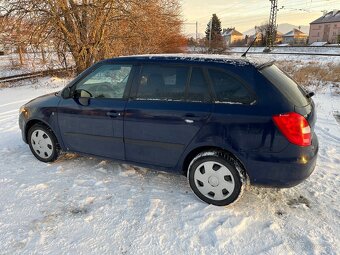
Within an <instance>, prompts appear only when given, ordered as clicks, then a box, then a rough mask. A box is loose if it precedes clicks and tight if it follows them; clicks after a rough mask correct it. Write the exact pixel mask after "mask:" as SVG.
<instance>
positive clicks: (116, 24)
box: [5, 0, 184, 73]
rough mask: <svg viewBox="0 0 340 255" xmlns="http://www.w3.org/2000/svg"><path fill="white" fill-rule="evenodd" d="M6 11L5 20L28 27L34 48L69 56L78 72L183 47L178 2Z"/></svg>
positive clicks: (68, 3)
mask: <svg viewBox="0 0 340 255" xmlns="http://www.w3.org/2000/svg"><path fill="white" fill-rule="evenodd" d="M5 6H6V9H7V11H6V17H7V20H10V18H12V19H15V20H17V21H20V22H21V23H25V24H29V27H30V33H29V36H28V38H27V42H28V43H29V44H30V45H32V47H35V48H37V47H38V48H40V49H41V48H43V47H46V46H47V47H48V48H50V49H53V50H54V51H56V52H57V53H58V57H59V58H60V59H61V60H62V59H63V60H64V61H67V59H66V57H65V52H67V51H69V52H70V54H71V56H72V58H73V61H74V63H75V66H76V69H77V72H78V73H80V72H82V71H83V70H85V69H86V68H87V67H89V66H90V65H92V64H93V63H94V62H96V61H99V60H101V59H104V58H107V57H112V56H117V55H125V54H137V53H158V52H174V51H179V50H180V46H181V45H183V42H184V40H183V37H182V35H181V34H180V31H181V25H182V21H181V19H180V5H179V3H178V1H177V0H139V1H138V0H8V1H6V3H5ZM7 27H8V29H10V30H12V31H13V29H14V28H16V27H17V24H14V23H10V22H8V23H7ZM42 52H44V51H42ZM65 64H66V63H65ZM66 65H67V64H66Z"/></svg>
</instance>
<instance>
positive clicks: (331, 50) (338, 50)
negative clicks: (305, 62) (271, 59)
mask: <svg viewBox="0 0 340 255" xmlns="http://www.w3.org/2000/svg"><path fill="white" fill-rule="evenodd" d="M246 49H247V47H230V48H229V50H230V52H244V51H246ZM264 49H265V47H252V48H250V49H249V52H263V50H264ZM272 52H273V53H275V52H277V53H291V52H297V53H314V54H315V53H320V54H339V55H340V46H336V47H327V46H326V47H311V46H309V47H293V46H287V47H279V46H278V47H274V48H273V50H272Z"/></svg>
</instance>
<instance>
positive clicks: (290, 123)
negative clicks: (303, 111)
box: [273, 112, 312, 146]
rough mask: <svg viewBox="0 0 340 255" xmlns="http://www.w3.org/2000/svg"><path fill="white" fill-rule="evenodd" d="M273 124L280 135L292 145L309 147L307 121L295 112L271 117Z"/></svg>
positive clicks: (309, 137)
mask: <svg viewBox="0 0 340 255" xmlns="http://www.w3.org/2000/svg"><path fill="white" fill-rule="evenodd" d="M273 120H274V123H275V124H276V126H277V127H278V128H279V130H280V131H281V133H282V134H283V135H284V136H285V137H286V138H287V139H288V141H290V142H291V143H293V144H296V145H299V146H309V145H311V143H312V134H311V129H310V126H309V124H308V121H307V120H306V119H305V117H303V116H302V115H300V114H298V113H296V112H289V113H283V114H279V115H274V116H273Z"/></svg>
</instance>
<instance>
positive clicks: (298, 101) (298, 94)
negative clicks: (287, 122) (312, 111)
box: [260, 65, 309, 107]
mask: <svg viewBox="0 0 340 255" xmlns="http://www.w3.org/2000/svg"><path fill="white" fill-rule="evenodd" d="M260 72H261V73H262V74H263V75H264V76H265V77H266V78H267V79H268V80H269V81H270V82H271V83H272V84H273V85H274V86H275V87H276V88H277V89H278V90H279V91H280V92H281V93H282V94H283V95H284V96H285V97H286V98H287V99H288V100H289V101H290V102H291V103H293V104H294V105H295V106H298V107H302V106H306V105H308V104H309V100H308V99H307V97H306V93H305V92H304V90H303V89H302V88H301V87H300V86H299V85H298V84H297V83H296V82H295V81H294V80H293V79H291V78H290V77H289V76H288V75H287V74H285V73H284V72H283V71H282V70H280V69H279V68H278V67H277V66H276V65H270V66H266V67H264V68H263V69H261V70H260Z"/></svg>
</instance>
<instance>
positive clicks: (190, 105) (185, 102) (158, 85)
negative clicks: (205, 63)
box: [124, 64, 212, 167]
mask: <svg viewBox="0 0 340 255" xmlns="http://www.w3.org/2000/svg"><path fill="white" fill-rule="evenodd" d="M133 88H134V94H135V96H134V98H133V99H131V100H129V101H128V103H127V105H126V112H125V120H124V137H125V152H126V159H127V160H129V161H133V162H140V163H146V164H152V165H158V166H163V167H174V166H175V165H176V164H177V161H178V159H179V157H180V156H181V154H182V153H183V151H184V149H185V148H186V146H187V145H188V144H189V143H190V141H191V140H192V139H193V137H194V136H195V135H196V134H197V132H198V131H199V130H200V128H201V127H202V126H203V125H204V124H205V123H206V122H207V120H208V118H209V116H210V113H211V111H212V103H211V94H210V90H209V86H208V84H207V82H206V78H205V75H204V73H203V71H202V70H201V68H199V67H194V68H191V67H188V66H177V65H170V64H169V65H164V66H162V65H153V64H145V65H142V66H141V67H140V72H139V75H137V77H136V79H135V81H134V83H133Z"/></svg>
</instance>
